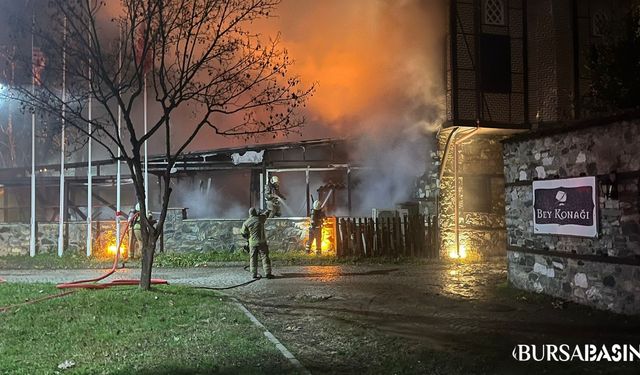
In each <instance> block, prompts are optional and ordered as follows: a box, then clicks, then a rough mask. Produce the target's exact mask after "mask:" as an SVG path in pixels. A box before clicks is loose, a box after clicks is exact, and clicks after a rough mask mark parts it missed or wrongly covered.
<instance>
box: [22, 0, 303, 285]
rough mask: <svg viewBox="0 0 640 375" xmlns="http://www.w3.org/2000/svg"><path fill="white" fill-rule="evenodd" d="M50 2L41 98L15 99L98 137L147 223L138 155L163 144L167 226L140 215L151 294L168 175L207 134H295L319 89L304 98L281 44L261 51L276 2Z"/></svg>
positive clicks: (27, 93)
mask: <svg viewBox="0 0 640 375" xmlns="http://www.w3.org/2000/svg"><path fill="white" fill-rule="evenodd" d="M49 3H50V5H49V8H48V9H46V11H47V12H50V13H51V15H50V17H48V19H49V21H48V22H46V25H45V24H43V25H36V27H35V30H36V31H35V33H36V35H37V38H38V40H39V41H41V44H42V49H43V50H44V51H46V53H47V67H46V77H44V79H43V80H42V83H41V84H40V85H39V86H38V89H37V90H35V92H32V91H31V90H30V88H29V87H26V86H25V87H23V88H19V89H18V90H19V91H20V92H19V95H17V96H16V97H17V99H16V100H21V101H22V102H23V103H24V105H26V106H31V107H32V108H35V109H36V110H37V111H43V112H46V113H50V114H52V115H56V116H62V118H63V119H64V121H65V124H66V126H67V127H72V128H74V129H76V130H78V131H79V132H80V134H81V135H82V136H84V137H85V138H86V137H91V138H92V139H93V140H94V141H95V142H96V143H98V144H100V145H101V146H103V147H104V148H105V149H106V150H107V152H108V153H109V155H110V157H111V158H113V159H114V160H116V159H118V156H117V154H118V150H119V151H120V153H121V155H122V156H121V157H120V160H121V161H123V162H125V163H126V164H127V166H128V168H129V170H130V172H131V176H132V179H133V184H134V187H135V192H136V196H137V198H138V202H140V206H141V212H147V207H146V206H145V189H144V167H143V152H144V151H143V150H144V148H143V145H144V142H145V141H147V140H148V139H149V138H150V137H152V136H154V135H156V134H158V135H159V136H161V137H164V139H165V142H164V147H163V148H164V151H163V154H164V156H165V158H166V160H167V161H168V164H167V166H166V169H165V170H164V172H163V173H162V180H163V185H164V186H165V187H166V188H165V189H164V191H163V195H162V207H161V212H160V216H159V217H158V220H157V224H156V225H153V224H152V223H151V222H150V221H149V220H147V218H146V216H145V215H141V222H142V245H143V246H142V247H143V250H142V273H141V283H140V287H141V288H142V289H145V290H147V289H149V288H150V282H151V272H152V266H153V258H154V251H155V248H156V244H157V241H158V238H159V236H160V233H161V231H162V227H163V225H164V222H165V218H166V214H167V206H168V203H169V197H170V195H171V188H170V186H171V184H170V180H171V178H172V177H171V170H172V168H173V166H174V164H175V162H176V160H177V159H178V158H179V157H180V155H181V154H182V153H183V152H184V151H185V149H186V148H187V147H188V145H189V144H190V143H191V142H192V141H193V140H194V139H195V138H196V137H200V136H207V135H209V136H214V135H217V136H224V137H241V138H247V139H248V138H253V137H256V136H260V135H274V136H275V135H276V134H279V133H280V134H289V133H291V132H295V131H297V130H298V129H299V128H300V127H301V126H302V124H303V122H304V119H303V118H302V117H300V116H298V114H297V109H298V108H300V107H301V106H303V105H304V104H305V102H306V100H307V99H308V98H309V96H310V95H311V94H312V92H313V86H311V87H306V88H305V87H302V85H301V82H300V80H299V78H298V77H292V76H290V75H289V74H288V71H287V70H288V67H289V66H290V64H291V63H292V61H291V60H290V59H289V57H288V55H287V52H286V51H285V50H282V49H281V48H280V47H279V44H278V39H277V38H276V39H270V40H263V39H264V38H263V36H262V35H260V34H257V33H255V32H253V31H252V26H251V25H252V24H253V23H255V22H256V21H258V20H261V19H266V18H269V17H270V16H271V15H272V13H273V12H274V11H275V8H276V7H277V5H278V3H279V0H122V1H120V2H118V4H117V5H118V6H116V4H115V3H116V1H113V2H112V1H108V2H107V1H96V0H51V1H50V2H49ZM29 63H30V62H29ZM63 71H64V73H65V74H66V76H65V80H66V85H65V86H66V98H63V95H62V94H61V82H60V77H62V73H63ZM145 85H146V87H147V88H148V92H149V93H148V100H149V103H150V106H151V105H152V106H153V107H154V108H156V110H155V114H154V116H153V118H150V119H149V126H148V131H147V132H146V133H144V132H141V127H140V120H141V119H140V113H139V108H141V107H142V104H141V101H142V100H143V92H144V87H145ZM90 97H91V98H92V99H93V103H94V104H93V106H94V108H97V109H96V110H94V116H95V117H93V118H92V119H89V118H88V116H87V102H88V99H89V98H90ZM63 99H64V100H63ZM158 108H159V111H158V110H157V109H158ZM62 109H64V115H61V112H63V111H62ZM119 111H120V112H121V114H120V115H119V113H118V112H119ZM96 112H98V113H99V115H95V113H96ZM158 112H159V113H158ZM185 112H188V114H189V116H188V119H189V120H188V121H185V120H184V113H185ZM178 116H180V119H181V120H178ZM119 118H121V121H122V129H123V131H122V132H120V133H119V132H118V127H117V124H118V121H119ZM89 125H91V126H89ZM178 135H180V136H178Z"/></svg>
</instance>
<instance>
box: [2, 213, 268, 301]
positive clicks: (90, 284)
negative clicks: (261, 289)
mask: <svg viewBox="0 0 640 375" xmlns="http://www.w3.org/2000/svg"><path fill="white" fill-rule="evenodd" d="M137 215H139V213H136V214H135V215H134V216H133V218H132V219H131V220H128V221H127V225H126V226H125V230H124V232H123V233H122V235H121V236H120V241H119V243H118V248H117V250H116V255H115V258H114V259H113V266H112V267H111V269H110V270H109V271H108V272H107V273H105V274H103V275H102V276H99V277H96V278H93V279H86V280H77V281H71V282H68V283H60V284H57V285H56V287H57V288H58V289H106V288H110V287H114V286H124V285H138V284H140V279H121V280H113V281H111V282H108V283H98V281H101V280H104V279H106V278H107V277H109V276H111V275H113V274H114V273H115V272H116V269H117V267H118V261H119V260H120V246H121V245H122V240H123V239H124V236H125V235H126V233H127V232H128V229H129V224H130V223H131V222H133V221H134V220H135V218H136V216H137ZM247 268H248V266H245V267H244V269H245V270H247ZM258 280H260V278H257V279H253V280H249V281H246V282H244V283H240V284H236V285H231V286H228V287H208V286H195V287H194V288H196V289H207V290H228V289H234V288H239V287H242V286H246V285H249V284H251V283H254V282H256V281H258ZM3 282H6V280H5V279H3V278H0V283H3ZM151 284H153V285H158V284H169V282H168V281H167V280H163V279H151ZM75 292H76V291H75V290H74V291H66V292H63V293H58V294H52V295H48V296H45V297H42V298H37V299H34V300H29V301H26V302H23V303H17V304H14V305H8V306H1V307H0V312H5V311H7V310H10V309H13V308H16V307H20V306H25V305H30V304H34V303H37V302H42V301H46V300H50V299H54V298H59V297H64V296H67V295H69V294H72V293H75Z"/></svg>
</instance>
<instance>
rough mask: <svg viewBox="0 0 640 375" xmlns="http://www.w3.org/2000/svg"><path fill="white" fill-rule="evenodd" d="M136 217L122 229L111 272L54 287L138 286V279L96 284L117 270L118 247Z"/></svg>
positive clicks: (101, 287) (158, 282)
mask: <svg viewBox="0 0 640 375" xmlns="http://www.w3.org/2000/svg"><path fill="white" fill-rule="evenodd" d="M138 215H140V213H139V212H138V213H136V214H135V215H133V217H132V218H131V219H130V220H127V225H126V226H125V227H124V232H123V233H122V235H121V236H120V241H118V248H117V249H116V256H115V258H114V259H113V266H112V267H111V270H109V271H108V272H107V273H105V274H104V275H102V276H100V277H96V278H93V279H86V280H78V281H71V282H68V283H61V284H58V285H56V287H57V288H58V289H70V288H80V289H105V288H110V287H113V286H122V285H138V284H140V279H121V280H113V281H110V282H108V283H101V284H98V281H101V280H104V279H106V278H107V277H109V276H111V275H113V274H114V273H115V272H116V269H117V268H118V261H119V260H120V246H122V240H123V239H124V236H125V235H126V234H127V232H128V231H129V224H130V223H132V222H134V221H135V219H136V218H137V217H138ZM151 284H154V285H157V284H169V283H168V282H167V281H166V280H162V279H151Z"/></svg>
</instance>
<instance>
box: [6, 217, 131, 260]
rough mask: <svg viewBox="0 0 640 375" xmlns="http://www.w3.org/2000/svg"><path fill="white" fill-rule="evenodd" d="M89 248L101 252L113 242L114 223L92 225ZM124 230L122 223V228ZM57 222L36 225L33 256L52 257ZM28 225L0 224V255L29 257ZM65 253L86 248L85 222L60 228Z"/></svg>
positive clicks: (55, 242)
mask: <svg viewBox="0 0 640 375" xmlns="http://www.w3.org/2000/svg"><path fill="white" fill-rule="evenodd" d="M92 226H93V246H92V247H93V249H94V251H98V250H100V249H104V248H105V247H106V245H108V244H109V242H115V240H114V238H115V221H100V222H93V224H92ZM122 228H123V230H124V224H123V226H122ZM58 230H59V227H58V223H38V224H37V226H36V253H37V254H54V253H57V251H58ZM30 236H31V228H30V225H29V224H22V223H6V224H0V256H4V255H29V238H30ZM64 236H65V246H64V248H65V250H64V251H65V253H71V254H84V253H85V252H86V250H85V249H86V245H87V223H84V222H69V223H65V225H64Z"/></svg>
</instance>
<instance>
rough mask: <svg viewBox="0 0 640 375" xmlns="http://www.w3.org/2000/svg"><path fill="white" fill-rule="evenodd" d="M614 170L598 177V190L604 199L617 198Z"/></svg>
mask: <svg viewBox="0 0 640 375" xmlns="http://www.w3.org/2000/svg"><path fill="white" fill-rule="evenodd" d="M616 177H617V176H616V171H612V172H611V173H609V174H608V175H606V176H604V177H602V178H601V179H600V192H601V194H602V196H603V197H605V198H606V199H618V183H617V181H616V180H617V178H616Z"/></svg>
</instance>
